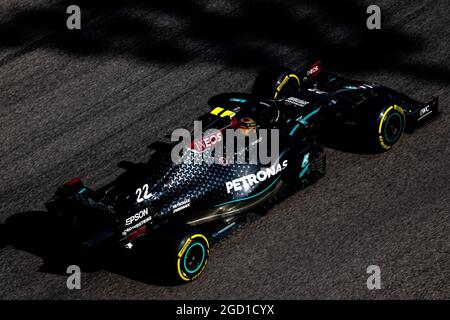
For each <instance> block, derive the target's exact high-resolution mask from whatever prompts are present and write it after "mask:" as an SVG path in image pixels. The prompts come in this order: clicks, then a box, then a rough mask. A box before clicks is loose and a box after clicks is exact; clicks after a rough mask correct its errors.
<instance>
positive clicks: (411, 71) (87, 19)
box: [0, 0, 450, 83]
mask: <svg viewBox="0 0 450 320" xmlns="http://www.w3.org/2000/svg"><path fill="white" fill-rule="evenodd" d="M70 4H72V3H71V2H69V1H61V2H59V3H58V4H56V5H53V6H50V5H48V6H47V7H36V8H35V9H29V10H28V11H22V12H11V13H10V16H11V19H10V20H9V21H8V22H5V23H3V24H1V25H0V48H1V47H4V48H8V47H9V48H11V47H13V48H16V47H17V48H18V51H19V53H24V52H27V50H33V49H35V48H37V47H43V48H52V49H55V50H62V51H64V52H67V53H71V54H74V55H79V56H85V55H105V56H111V55H112V56H114V55H123V56H126V57H129V58H130V59H141V60H143V61H149V62H158V63H165V64H179V63H183V62H186V61H188V60H190V59H192V58H194V57H196V58H199V59H203V60H205V61H209V62H214V63H216V62H217V63H223V64H225V65H227V66H229V67H236V68H260V67H262V66H264V65H267V64H273V63H285V64H294V63H296V64H297V65H298V64H300V63H301V62H302V61H296V60H295V59H297V58H298V57H300V56H301V57H305V56H306V57H320V58H322V60H324V61H325V65H326V66H328V68H330V69H333V70H335V71H340V70H342V71H360V70H366V71H370V70H384V71H387V72H396V73H401V74H404V75H407V76H413V77H416V78H422V79H426V80H428V81H430V82H437V83H449V82H450V70H449V69H448V66H445V65H434V64H431V63H427V62H426V61H421V62H420V65H419V64H417V63H414V62H412V61H411V56H412V55H413V54H415V55H417V54H420V53H421V52H424V51H425V50H426V45H427V42H429V41H430V38H431V37H430V35H428V34H424V35H422V36H418V35H417V34H414V35H412V34H411V35H410V34H408V33H406V32H405V31H403V30H402V31H400V30H396V29H393V28H389V27H388V26H389V22H390V21H389V14H383V28H382V30H368V29H367V28H366V19H367V17H368V15H367V14H366V8H367V4H362V3H358V2H357V1H353V0H346V1H331V0H319V1H310V0H303V1H241V0H236V1H232V2H221V1H217V2H215V3H214V4H211V3H210V2H208V1H194V0H187V1H183V2H179V1H174V0H165V1H163V0H156V1H142V0H130V1H119V0H115V1H104V0H102V1H95V2H93V1H87V0H81V1H77V4H78V5H79V6H80V7H81V10H82V30H75V31H69V30H67V28H66V19H67V17H68V15H67V14H66V8H67V7H68V5H70ZM407 9H409V8H406V7H405V10H407ZM387 10H389V9H387ZM427 20H433V17H425V16H424V17H423V18H422V19H421V21H427ZM436 41H440V40H439V39H436ZM281 48H282V50H280V49H281ZM17 55H18V54H17V52H16V53H13V54H12V55H8V56H6V57H3V59H1V60H0V65H1V64H4V63H7V62H9V61H11V59H12V58H14V57H16V56H17Z"/></svg>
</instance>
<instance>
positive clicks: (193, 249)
mask: <svg viewBox="0 0 450 320" xmlns="http://www.w3.org/2000/svg"><path fill="white" fill-rule="evenodd" d="M205 257H206V250H205V248H204V246H203V245H202V244H201V243H200V242H196V243H194V244H193V245H192V246H190V247H189V248H188V249H187V250H186V254H185V255H184V270H186V272H187V273H191V274H192V273H196V272H197V271H198V270H199V269H200V268H201V267H202V265H203V262H204V261H205Z"/></svg>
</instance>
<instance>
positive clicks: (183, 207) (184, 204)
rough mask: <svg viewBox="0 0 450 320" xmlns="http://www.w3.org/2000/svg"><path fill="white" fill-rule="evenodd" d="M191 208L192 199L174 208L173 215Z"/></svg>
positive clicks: (177, 204) (179, 203)
mask: <svg viewBox="0 0 450 320" xmlns="http://www.w3.org/2000/svg"><path fill="white" fill-rule="evenodd" d="M190 206H191V199H186V200H184V201H181V202H178V203H176V204H174V205H173V206H172V209H173V213H175V212H178V211H181V210H183V209H186V208H189V207H190Z"/></svg>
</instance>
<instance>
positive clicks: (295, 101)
mask: <svg viewBox="0 0 450 320" xmlns="http://www.w3.org/2000/svg"><path fill="white" fill-rule="evenodd" d="M286 103H288V104H292V105H294V106H299V107H304V106H306V105H307V104H308V103H309V102H308V101H305V100H302V99H298V98H294V97H290V98H287V99H286Z"/></svg>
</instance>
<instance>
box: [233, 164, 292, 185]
mask: <svg viewBox="0 0 450 320" xmlns="http://www.w3.org/2000/svg"><path fill="white" fill-rule="evenodd" d="M287 165H288V161H287V160H284V161H283V163H282V164H280V163H276V164H274V165H273V166H271V167H269V168H263V169H261V170H260V171H258V172H257V173H256V174H253V173H252V174H249V175H246V176H243V177H240V178H237V179H234V180H232V181H227V182H226V183H225V186H226V188H227V193H232V192H234V191H241V190H245V191H247V190H249V189H250V187H252V186H254V185H257V184H259V183H260V182H263V181H265V180H267V179H269V178H270V177H273V176H276V175H277V174H279V173H280V172H281V171H282V170H284V169H285V168H286V167H287Z"/></svg>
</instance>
